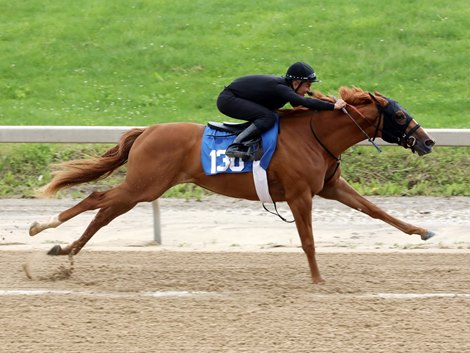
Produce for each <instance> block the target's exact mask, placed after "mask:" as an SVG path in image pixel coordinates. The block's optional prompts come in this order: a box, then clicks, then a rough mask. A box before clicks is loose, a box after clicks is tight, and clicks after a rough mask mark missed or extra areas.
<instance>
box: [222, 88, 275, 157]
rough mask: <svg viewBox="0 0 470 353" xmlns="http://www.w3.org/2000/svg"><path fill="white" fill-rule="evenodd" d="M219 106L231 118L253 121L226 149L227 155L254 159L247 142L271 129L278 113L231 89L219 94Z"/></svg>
mask: <svg viewBox="0 0 470 353" xmlns="http://www.w3.org/2000/svg"><path fill="white" fill-rule="evenodd" d="M217 107H218V108H219V110H220V111H221V112H222V113H223V114H225V115H228V116H229V117H231V118H236V119H242V120H246V121H251V122H252V124H250V125H249V126H248V127H247V128H246V129H245V130H244V131H242V132H241V133H240V135H239V136H238V137H237V138H236V139H235V141H234V143H233V144H232V145H230V146H229V147H228V148H227V151H226V155H227V156H229V157H240V158H242V159H245V160H250V159H252V156H250V153H249V151H248V147H247V146H246V144H247V142H250V140H254V139H255V138H256V137H258V136H260V135H261V133H263V132H264V131H266V130H269V129H270V128H271V127H272V126H273V125H274V123H275V121H276V113H275V112H274V111H272V110H269V109H268V108H265V107H264V106H262V105H259V104H257V103H255V102H252V101H249V100H246V99H243V98H240V97H237V96H235V95H234V94H233V93H232V92H231V91H229V90H224V91H222V93H221V94H220V95H219V98H218V99H217Z"/></svg>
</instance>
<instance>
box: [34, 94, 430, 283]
mask: <svg viewBox="0 0 470 353" xmlns="http://www.w3.org/2000/svg"><path fill="white" fill-rule="evenodd" d="M340 95H341V97H342V98H343V99H344V100H345V101H346V102H347V103H348V105H347V108H346V109H344V110H343V111H341V110H339V111H338V110H335V111H312V110H307V109H295V110H281V111H279V115H280V119H279V124H280V134H279V137H278V143H277V149H276V151H275V153H274V155H273V158H272V160H271V163H270V165H269V167H268V169H267V177H268V184H269V190H270V193H271V197H272V199H273V201H274V202H278V201H286V202H287V203H288V205H289V207H290V209H291V211H292V214H293V217H294V219H295V224H296V227H297V231H298V233H299V236H300V240H301V244H302V249H303V251H304V252H305V254H306V256H307V260H308V265H309V268H310V274H311V278H312V281H313V283H319V282H322V281H323V279H322V277H321V275H320V272H319V269H318V266H317V262H316V259H315V245H314V240H313V233H312V199H313V197H314V195H319V196H321V197H324V198H327V199H334V200H337V201H339V202H341V203H343V204H345V205H347V206H349V207H351V208H354V209H356V210H358V211H361V212H363V213H365V214H367V215H369V216H371V217H373V218H378V219H381V220H382V221H384V222H387V223H389V224H390V225H392V226H394V227H396V228H398V229H399V230H401V231H402V232H405V233H407V234H418V235H420V236H421V239H423V240H426V239H428V238H430V237H431V236H433V235H434V233H432V232H430V231H427V230H426V229H424V228H420V227H417V226H414V225H411V224H408V223H405V222H403V221H401V220H399V219H397V218H395V217H392V216H391V215H389V214H388V213H386V212H384V211H383V210H381V209H380V208H379V207H377V206H376V205H374V204H373V203H371V202H370V201H368V200H367V199H365V198H364V197H362V196H360V195H359V194H358V193H357V192H356V191H355V190H354V189H353V188H352V187H351V186H350V185H349V184H348V183H347V182H346V181H345V180H344V179H343V178H342V177H341V168H340V163H339V162H340V155H341V153H343V152H344V151H345V150H347V149H348V148H349V147H351V146H353V145H354V144H356V143H358V142H360V141H361V140H364V139H365V138H367V137H368V138H369V140H370V141H372V140H373V139H371V137H369V136H373V137H374V138H375V137H376V136H377V137H382V138H383V139H384V140H386V141H389V142H394V143H397V144H399V145H402V146H403V147H405V148H410V149H411V150H412V151H413V152H417V153H418V154H419V155H420V156H421V155H424V154H427V153H429V152H431V150H432V147H433V145H434V141H433V140H432V139H431V138H430V137H429V136H428V135H427V133H426V132H425V131H424V130H423V129H422V128H421V127H420V126H419V125H418V124H417V123H416V121H415V120H414V119H413V118H411V116H410V115H409V114H408V113H407V112H406V110H404V109H403V108H402V107H401V106H400V105H399V104H398V103H397V102H395V101H393V100H391V99H389V98H386V97H385V96H382V95H381V94H380V93H378V92H375V93H374V94H372V93H368V92H365V91H363V90H361V89H359V88H356V87H353V88H346V87H342V88H341V89H340ZM316 96H317V98H321V99H325V100H330V101H333V98H331V97H326V96H323V95H321V94H320V93H317V94H316ZM203 130H204V126H203V125H199V124H193V123H167V124H157V125H153V126H150V127H148V128H141V129H140V128H134V129H131V130H130V131H128V132H126V133H125V134H123V136H122V137H121V139H120V141H119V143H118V145H116V146H115V147H113V148H111V149H110V150H108V151H107V152H106V153H105V154H104V155H102V156H101V157H98V158H96V159H88V160H76V161H71V162H67V163H63V164H62V166H63V170H62V171H60V172H58V173H56V174H55V176H54V178H53V179H52V181H51V182H50V183H49V184H47V185H46V186H45V187H44V189H43V192H44V194H45V195H52V194H54V193H56V192H57V191H58V190H60V189H62V188H66V187H69V186H72V185H77V184H81V183H86V182H90V181H93V180H97V179H100V178H105V177H107V176H109V175H110V174H111V173H112V172H113V171H114V170H115V169H117V168H118V167H120V166H121V165H123V164H125V163H126V162H127V174H126V177H125V180H124V181H123V182H122V183H121V184H119V185H117V186H115V187H113V188H111V189H109V190H107V191H103V192H92V193H91V194H90V195H89V196H88V197H86V198H85V199H83V200H82V201H81V202H79V203H78V204H76V205H75V206H73V207H71V208H69V209H67V210H65V211H63V212H60V213H59V214H58V215H56V216H54V217H52V218H51V219H50V220H49V221H47V222H43V223H39V222H34V223H33V224H32V225H31V228H30V235H31V236H33V235H36V234H37V233H39V232H41V231H43V230H44V229H47V228H53V227H57V226H59V225H60V224H62V223H64V222H66V221H68V220H69V219H71V218H73V217H75V216H77V215H78V214H80V213H82V212H85V211H89V210H96V209H99V211H98V212H97V214H96V216H95V218H94V219H93V220H92V221H91V223H90V224H89V225H88V227H87V228H86V230H85V232H84V233H83V235H82V236H81V237H80V238H79V239H78V240H76V241H74V242H73V243H71V244H69V245H68V246H66V247H65V248H61V247H60V246H59V245H56V246H54V247H53V248H52V249H51V250H50V252H49V254H51V255H68V254H72V255H75V254H77V253H78V252H79V251H80V249H82V248H83V246H84V245H85V244H86V243H87V241H88V240H90V238H91V237H92V236H93V235H94V234H95V233H96V232H97V231H98V230H99V229H100V228H101V227H103V226H105V225H107V224H108V223H109V222H111V221H112V220H113V219H114V218H116V217H118V216H119V215H122V214H124V213H126V212H127V211H129V210H130V209H132V208H133V207H134V206H135V205H136V204H137V203H139V202H143V201H147V202H149V201H153V200H155V199H157V198H159V197H160V196H161V195H162V194H163V193H164V192H165V191H166V190H168V189H169V188H170V187H172V186H174V185H177V184H181V183H194V184H197V185H199V186H201V187H203V188H205V189H207V190H210V191H213V192H215V193H218V194H222V195H226V196H230V197H235V198H243V199H248V200H258V196H257V193H256V190H255V185H254V181H253V177H252V173H241V174H217V175H212V176H207V175H205V174H204V172H203V169H202V166H201V157H200V156H201V138H202V135H203Z"/></svg>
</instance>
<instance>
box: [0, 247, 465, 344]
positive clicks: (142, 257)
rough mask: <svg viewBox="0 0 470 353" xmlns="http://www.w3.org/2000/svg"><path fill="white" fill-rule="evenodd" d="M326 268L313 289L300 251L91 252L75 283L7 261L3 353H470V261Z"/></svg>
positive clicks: (338, 263)
mask: <svg viewBox="0 0 470 353" xmlns="http://www.w3.org/2000/svg"><path fill="white" fill-rule="evenodd" d="M25 263H27V264H29V265H30V266H31V275H32V277H33V279H28V278H27V277H26V276H25V273H24V272H23V270H22V265H23V264H25ZM319 265H320V268H321V270H322V273H323V276H324V277H325V278H326V279H327V283H326V284H324V285H321V286H312V285H310V284H309V282H308V276H309V275H308V269H307V264H306V259H305V256H304V255H303V254H302V253H301V252H300V251H299V252H290V253H286V252H279V253H276V251H275V250H273V252H260V253H250V252H239V253H237V252H225V253H224V252H189V251H188V252H174V251H156V252H155V251H124V252H101V251H85V252H83V253H81V254H79V255H78V256H76V257H75V258H74V264H73V269H72V274H71V276H70V277H68V276H67V274H68V272H67V271H68V270H71V267H70V266H71V265H70V263H69V260H68V259H67V258H65V257H59V258H56V257H48V256H46V255H44V252H24V251H21V252H15V251H2V252H1V260H0V266H1V268H2V276H1V281H0V293H1V294H2V295H1V300H2V305H1V309H0V313H1V315H0V327H1V330H0V352H8V353H11V352H38V353H39V352H41V353H42V352H407V353H410V352H420V353H421V352H440V353H442V352H470V336H469V332H470V256H469V253H468V252H467V251H464V252H463V253H453V254H425V253H421V254H416V253H415V254H403V253H381V254H371V253H369V254H358V253H356V254H354V253H336V254H334V253H331V254H328V253H323V254H320V255H319ZM61 267H62V268H61ZM59 269H61V271H59V273H57V270H59ZM54 272H56V273H54ZM64 274H65V275H64ZM53 278H55V280H53ZM39 290H43V291H42V292H41V291H39ZM413 295H414V296H413Z"/></svg>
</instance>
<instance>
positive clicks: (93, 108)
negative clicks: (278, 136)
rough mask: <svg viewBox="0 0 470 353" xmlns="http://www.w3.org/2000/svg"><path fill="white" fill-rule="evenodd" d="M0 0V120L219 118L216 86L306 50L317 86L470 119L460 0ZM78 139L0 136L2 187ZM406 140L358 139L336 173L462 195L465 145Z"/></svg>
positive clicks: (39, 171) (368, 186)
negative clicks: (410, 146)
mask: <svg viewBox="0 0 470 353" xmlns="http://www.w3.org/2000/svg"><path fill="white" fill-rule="evenodd" d="M0 9H1V11H0V52H1V53H2V60H1V61H0V77H1V78H2V79H1V81H0V124H1V125H129V126H145V125H151V124H154V123H159V122H168V121H194V122H200V123H204V122H206V121H208V120H225V119H226V118H225V117H223V116H222V115H221V114H220V113H219V112H218V111H217V109H216V107H215V101H216V97H217V95H218V93H219V92H220V91H221V90H222V88H223V87H224V85H227V84H228V83H230V82H231V81H232V80H233V79H234V78H236V77H238V76H241V75H245V74H251V73H269V74H278V75H282V74H284V72H285V70H286V68H287V67H288V66H289V65H290V64H291V63H293V62H295V61H298V60H302V61H306V62H309V63H310V64H311V65H312V66H313V67H314V68H315V70H316V72H317V75H318V76H319V78H320V79H321V80H322V81H323V82H322V83H320V84H316V85H315V89H316V90H320V91H322V92H324V93H327V94H337V90H338V88H339V87H341V86H352V85H356V86H359V87H361V88H363V89H367V90H378V91H380V92H381V93H383V94H385V95H387V96H389V97H391V98H394V99H395V100H398V101H399V102H400V103H401V104H402V105H403V106H404V107H405V108H407V110H409V111H410V113H411V114H412V115H413V116H414V117H415V118H416V119H417V120H418V121H419V122H420V123H421V124H422V125H423V126H424V127H428V128H470V119H469V113H468V112H469V111H470V100H469V99H468V96H469V93H470V88H469V86H470V85H469V83H470V81H469V79H468V77H469V76H470V61H469V60H468V58H469V57H470V47H469V45H468V38H470V7H469V6H468V1H467V0H456V1H454V2H452V4H449V2H448V1H444V0H423V1H410V0H406V1H405V0H397V1H376V2H371V1H366V0H357V1H354V2H351V1H345V0H336V1H329V2H312V1H307V0H298V1H287V0H270V1H266V0H260V1H255V2H254V1H247V0H242V1H231V2H228V1H221V0H204V1H203V0H192V1H188V0H180V1H164V0H138V1H123V0H113V1H111V0H101V1H95V0H82V1H69V0H65V1H58V0H44V1H33V0H25V1H16V2H13V1H6V0H0ZM82 148H83V146H80V147H77V146H71V147H68V146H52V145H39V144H38V145H35V144H34V145H0V177H1V181H0V196H3V197H5V196H9V195H24V196H27V197H29V196H32V190H33V188H34V187H36V186H39V185H42V184H44V182H45V181H47V180H48V178H50V175H49V171H48V168H47V166H48V165H49V164H50V163H52V162H57V161H61V160H66V159H69V158H73V157H79V156H81V154H82V152H84V153H90V154H92V152H93V151H95V150H96V149H100V148H101V147H99V146H94V147H90V148H88V147H86V148H85V150H84V151H81V150H82ZM77 149H78V150H77ZM407 152H408V151H403V150H401V149H400V148H393V149H390V152H389V151H388V150H387V151H386V152H385V153H384V154H382V155H379V156H376V154H375V152H373V151H372V150H371V149H367V148H365V149H362V148H361V149H356V148H355V149H353V150H352V151H350V152H348V153H347V154H346V155H345V156H344V159H345V163H344V164H343V170H344V175H345V176H347V178H348V180H350V181H351V182H352V183H353V184H354V186H355V187H356V188H358V189H359V190H360V191H361V192H363V193H365V194H375V193H381V194H398V195H400V194H439V193H442V194H445V195H455V194H458V195H464V194H466V195H468V193H469V191H468V185H469V184H470V183H469V182H468V177H467V175H468V174H470V173H469V172H468V170H469V166H468V160H469V159H470V156H469V152H468V149H466V148H463V149H458V148H457V149H445V148H436V152H435V153H433V154H432V155H430V156H426V157H425V158H423V159H419V158H416V157H415V156H411V155H408V154H406V155H403V153H407ZM371 168H372V169H371ZM374 168H376V171H372V170H373V169H374ZM451 168H455V169H451ZM40 176H41V177H40ZM77 192H78V193H80V190H78V191H77ZM200 192H201V191H200V190H198V189H195V190H194V189H193V188H192V187H181V188H177V189H176V190H172V191H170V194H171V195H173V193H175V194H178V195H181V194H183V195H184V196H185V197H188V195H196V197H199V196H198V195H200Z"/></svg>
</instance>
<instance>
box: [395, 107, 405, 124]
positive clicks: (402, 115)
mask: <svg viewBox="0 0 470 353" xmlns="http://www.w3.org/2000/svg"><path fill="white" fill-rule="evenodd" d="M395 119H396V120H397V123H399V124H403V123H404V122H405V121H406V114H405V113H404V112H402V111H401V110H397V111H396V112H395Z"/></svg>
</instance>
